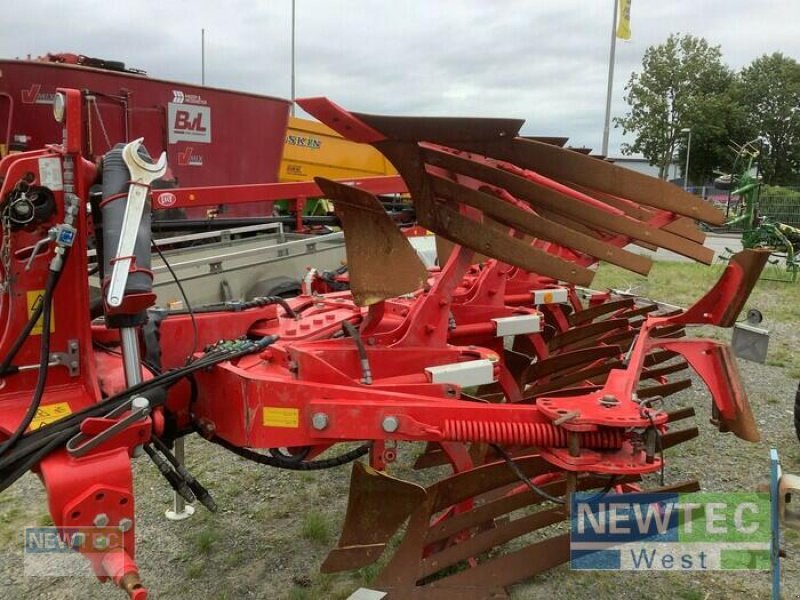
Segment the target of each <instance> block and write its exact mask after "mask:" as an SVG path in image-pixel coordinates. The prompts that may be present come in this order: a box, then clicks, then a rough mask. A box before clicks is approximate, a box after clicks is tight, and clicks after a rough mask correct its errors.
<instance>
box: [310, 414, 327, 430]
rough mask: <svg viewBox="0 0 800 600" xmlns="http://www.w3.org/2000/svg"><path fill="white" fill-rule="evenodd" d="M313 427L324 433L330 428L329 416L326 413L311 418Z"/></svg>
mask: <svg viewBox="0 0 800 600" xmlns="http://www.w3.org/2000/svg"><path fill="white" fill-rule="evenodd" d="M311 426H312V427H313V428H314V429H316V430H317V431H322V430H323V429H325V428H326V427H327V426H328V415H326V414H325V413H321V412H318V413H314V415H313V416H312V417H311Z"/></svg>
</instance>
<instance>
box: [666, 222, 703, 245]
mask: <svg viewBox="0 0 800 600" xmlns="http://www.w3.org/2000/svg"><path fill="white" fill-rule="evenodd" d="M662 229H664V230H665V231H669V232H670V233H674V234H675V235H679V236H681V237H685V238H686V239H688V240H692V241H693V242H697V243H698V244H702V243H704V242H705V241H706V234H705V233H703V232H702V231H700V230H699V229H698V228H697V221H695V220H694V219H690V218H688V217H681V218H680V219H675V220H674V221H673V222H672V223H668V224H667V225H664V227H663V228H662Z"/></svg>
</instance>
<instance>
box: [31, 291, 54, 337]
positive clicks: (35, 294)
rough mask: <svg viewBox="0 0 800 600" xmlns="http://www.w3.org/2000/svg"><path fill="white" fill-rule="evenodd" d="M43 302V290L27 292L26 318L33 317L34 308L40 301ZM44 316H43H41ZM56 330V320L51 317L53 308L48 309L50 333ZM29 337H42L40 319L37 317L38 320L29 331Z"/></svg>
mask: <svg viewBox="0 0 800 600" xmlns="http://www.w3.org/2000/svg"><path fill="white" fill-rule="evenodd" d="M43 300H44V290H28V318H29V319H30V318H31V315H33V311H35V310H36V307H37V306H39V305H40V304H41V303H42V301H43ZM42 316H44V315H42ZM55 330H56V319H55V316H54V315H53V307H52V306H51V307H50V333H53V332H54V331H55ZM31 335H42V317H39V320H38V321H36V325H34V326H33V329H31Z"/></svg>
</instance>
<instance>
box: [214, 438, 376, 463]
mask: <svg viewBox="0 0 800 600" xmlns="http://www.w3.org/2000/svg"><path fill="white" fill-rule="evenodd" d="M211 441H212V442H214V443H215V444H219V445H220V446H222V447H223V448H225V449H226V450H230V451H231V452H233V453H234V454H236V455H237V456H241V457H242V458H246V459H247V460H251V461H253V462H256V463H258V464H260V465H266V466H268V467H276V468H278V469H288V470H290V471H320V470H322V469H332V468H334V467H341V466H342V465H346V464H347V463H349V462H353V461H354V460H356V459H358V458H361V457H362V456H364V455H366V454H367V453H368V452H369V451H370V448H372V443H371V442H370V443H367V444H364V445H362V446H359V447H358V448H355V449H353V450H349V451H348V452H345V453H344V454H340V455H339V456H334V457H332V458H323V459H320V460H310V461H302V462H296V461H294V460H291V459H288V460H287V459H286V458H278V457H277V456H267V455H266V454H260V453H258V452H255V451H253V450H249V449H247V448H242V447H240V446H235V445H233V444H231V443H230V442H228V441H226V440H224V439H222V438H221V437H213V438H211Z"/></svg>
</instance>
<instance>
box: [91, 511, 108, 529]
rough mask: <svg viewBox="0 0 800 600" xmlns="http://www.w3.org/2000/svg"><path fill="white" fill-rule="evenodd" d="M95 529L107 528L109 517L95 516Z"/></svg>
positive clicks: (99, 514) (104, 515)
mask: <svg viewBox="0 0 800 600" xmlns="http://www.w3.org/2000/svg"><path fill="white" fill-rule="evenodd" d="M93 523H94V526H95V527H105V526H106V525H108V515H107V514H106V513H98V514H96V515H95V516H94V521H93Z"/></svg>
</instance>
